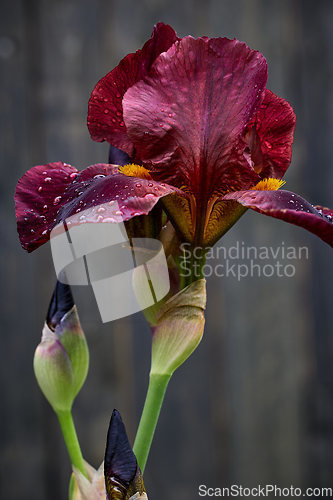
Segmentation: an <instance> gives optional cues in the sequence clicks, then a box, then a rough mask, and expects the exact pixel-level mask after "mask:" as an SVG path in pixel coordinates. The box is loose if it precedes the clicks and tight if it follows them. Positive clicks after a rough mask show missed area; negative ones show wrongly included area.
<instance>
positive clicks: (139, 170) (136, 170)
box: [118, 163, 151, 179]
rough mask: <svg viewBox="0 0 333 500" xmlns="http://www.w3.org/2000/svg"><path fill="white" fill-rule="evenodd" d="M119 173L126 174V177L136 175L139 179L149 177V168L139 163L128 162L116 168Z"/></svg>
mask: <svg viewBox="0 0 333 500" xmlns="http://www.w3.org/2000/svg"><path fill="white" fill-rule="evenodd" d="M118 170H119V172H120V173H121V174H124V175H127V177H138V178H139V179H151V175H150V173H149V170H147V169H146V168H145V167H142V166H141V165H135V163H129V164H128V165H124V166H122V167H119V168H118Z"/></svg>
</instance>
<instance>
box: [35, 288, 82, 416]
mask: <svg viewBox="0 0 333 500" xmlns="http://www.w3.org/2000/svg"><path fill="white" fill-rule="evenodd" d="M88 366H89V351H88V346H87V343H86V339H85V337H84V333H83V331H82V328H81V325H80V321H79V317H78V314H77V309H76V306H75V305H74V301H73V297H72V294H71V291H70V287H69V286H68V285H64V284H62V283H60V282H57V285H56V288H55V291H54V294H53V296H52V299H51V303H50V307H49V311H48V314H47V319H46V322H45V325H44V329H43V333H42V340H41V343H40V344H39V345H38V347H37V349H36V352H35V357H34V371H35V375H36V378H37V381H38V384H39V386H40V388H41V390H42V392H43V394H44V396H45V397H46V399H47V400H48V401H49V403H50V405H51V406H52V407H53V409H54V410H55V412H61V411H69V410H70V409H71V407H72V404H73V401H74V399H75V397H76V395H77V393H78V392H79V390H80V389H81V387H82V385H83V383H84V381H85V378H86V376H87V372H88Z"/></svg>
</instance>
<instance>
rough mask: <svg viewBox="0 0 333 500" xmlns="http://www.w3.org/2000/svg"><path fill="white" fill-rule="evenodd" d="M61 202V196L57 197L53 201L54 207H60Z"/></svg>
mask: <svg viewBox="0 0 333 500" xmlns="http://www.w3.org/2000/svg"><path fill="white" fill-rule="evenodd" d="M60 202H61V196H56V197H55V198H54V200H53V205H58V204H59V203H60Z"/></svg>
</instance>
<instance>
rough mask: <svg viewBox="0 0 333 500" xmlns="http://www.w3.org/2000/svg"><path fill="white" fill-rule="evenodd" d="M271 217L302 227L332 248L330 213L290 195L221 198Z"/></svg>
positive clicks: (241, 194) (275, 193) (265, 193)
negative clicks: (234, 201)
mask: <svg viewBox="0 0 333 500" xmlns="http://www.w3.org/2000/svg"><path fill="white" fill-rule="evenodd" d="M224 199H225V200H236V201H237V202H238V203H240V204H241V205H243V206H244V207H247V208H252V210H255V211H256V212H260V213H262V214H264V215H269V216H270V217H276V218H277V219H281V220H285V221H286V222H290V223H291V224H295V225H296V226H301V227H304V228H305V229H307V230H308V231H310V232H311V233H313V234H315V235H316V236H319V238H321V239H322V240H323V241H325V242H326V243H328V244H329V245H331V246H333V222H332V221H333V219H332V215H333V211H332V210H331V209H328V208H326V209H322V212H321V211H320V209H319V210H318V209H317V208H316V207H314V206H313V205H311V204H310V203H309V202H308V201H306V200H304V198H302V197H301V196H299V195H298V194H294V193H291V192H290V191H253V190H250V191H239V192H234V193H229V194H227V195H225V196H224Z"/></svg>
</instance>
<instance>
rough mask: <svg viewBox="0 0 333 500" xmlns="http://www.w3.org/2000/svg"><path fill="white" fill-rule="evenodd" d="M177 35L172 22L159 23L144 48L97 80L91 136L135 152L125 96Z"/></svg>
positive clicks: (91, 107) (90, 111) (90, 112)
mask: <svg viewBox="0 0 333 500" xmlns="http://www.w3.org/2000/svg"><path fill="white" fill-rule="evenodd" d="M177 39H178V38H177V35H176V33H175V31H174V30H173V29H172V28H171V27H170V26H168V25H165V24H163V23H158V24H157V25H156V26H155V27H154V31H153V33H152V36H151V38H150V39H149V40H148V41H147V42H146V43H145V45H144V46H143V47H142V49H141V50H138V51H137V52H135V53H134V54H128V55H127V56H126V57H124V59H122V60H121V62H120V63H119V65H118V66H117V67H116V68H114V69H113V70H112V71H110V73H108V74H107V75H106V76H104V77H103V78H102V79H101V80H100V81H99V82H98V83H97V85H96V86H95V88H94V90H93V91H92V94H91V98H90V100H89V106H88V121H87V123H88V128H89V131H90V134H91V137H92V139H94V140H95V141H108V142H110V143H111V144H112V145H113V146H116V147H118V148H120V149H122V150H124V151H125V152H126V153H128V154H129V155H130V156H132V154H133V145H132V143H131V140H130V139H129V138H128V136H127V134H126V127H125V124H124V121H123V110H122V99H123V96H124V94H125V92H126V91H127V89H128V88H129V87H131V86H132V85H133V84H134V83H135V82H137V81H138V80H140V79H141V78H142V77H143V76H144V75H145V74H146V73H147V71H148V70H149V69H150V67H151V65H152V63H153V62H154V61H155V59H156V57H157V56H158V55H159V54H161V53H162V52H164V51H166V50H168V49H169V47H171V45H172V44H173V43H174V42H175V41H176V40H177Z"/></svg>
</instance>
